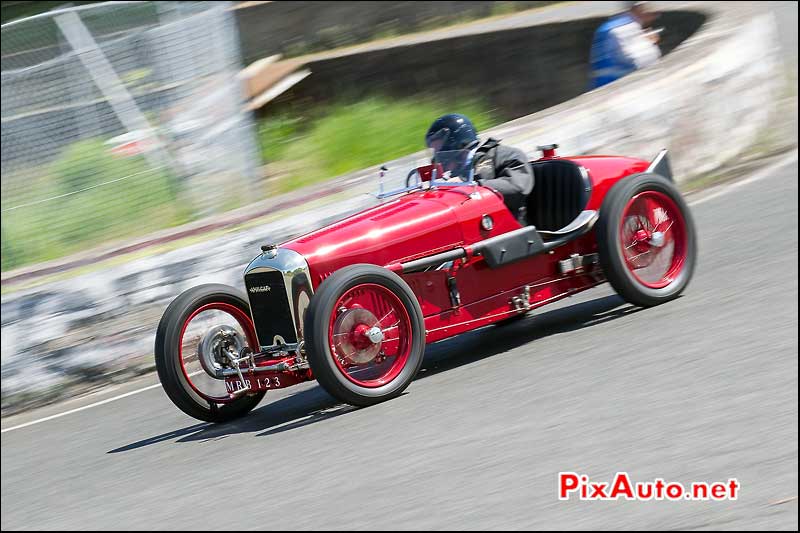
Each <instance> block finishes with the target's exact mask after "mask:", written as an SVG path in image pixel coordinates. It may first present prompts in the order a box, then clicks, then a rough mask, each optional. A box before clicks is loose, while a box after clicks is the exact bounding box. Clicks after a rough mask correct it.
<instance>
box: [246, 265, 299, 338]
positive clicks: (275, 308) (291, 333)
mask: <svg viewBox="0 0 800 533" xmlns="http://www.w3.org/2000/svg"><path fill="white" fill-rule="evenodd" d="M244 284H245V286H246V287H247V296H248V297H249V299H250V309H251V312H252V313H253V321H254V322H255V326H256V334H257V335H258V342H259V344H260V345H261V346H270V345H272V344H274V340H275V336H276V335H280V336H281V337H282V338H283V340H284V341H286V342H287V343H294V342H297V332H296V330H295V327H294V320H293V319H292V309H291V307H290V306H291V305H292V304H291V303H290V302H289V298H288V297H287V295H286V285H285V283H284V278H283V273H281V272H278V271H273V272H251V273H249V274H247V275H246V276H245V277H244Z"/></svg>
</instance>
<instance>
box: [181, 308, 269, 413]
mask: <svg viewBox="0 0 800 533" xmlns="http://www.w3.org/2000/svg"><path fill="white" fill-rule="evenodd" d="M179 339H180V340H179V341H178V357H179V358H180V363H181V370H182V372H183V377H184V379H186V382H187V384H188V385H189V386H190V387H191V388H192V390H194V392H196V393H197V394H198V395H199V396H200V397H201V398H203V399H205V400H206V401H209V402H214V403H230V402H232V401H233V399H232V398H231V397H230V395H229V394H228V392H227V390H226V389H225V382H224V380H221V379H219V378H218V377H216V376H214V375H213V373H214V371H215V370H222V368H223V367H224V365H225V361H224V359H223V358H222V357H221V356H222V353H223V351H224V350H226V349H229V350H231V351H233V352H235V353H236V354H238V353H239V352H240V351H241V349H242V348H244V347H245V346H247V347H249V348H250V349H251V350H255V351H258V349H257V346H258V341H257V340H256V332H255V327H254V326H253V321H252V319H251V318H250V316H249V315H248V314H247V313H245V312H244V311H243V310H242V309H240V308H238V307H236V306H235V305H231V304H229V303H223V302H211V303H208V304H205V305H203V306H201V307H199V308H197V309H195V310H194V311H192V313H191V314H190V315H189V316H188V317H186V319H185V320H184V322H183V327H182V328H181V333H180V337H179Z"/></svg>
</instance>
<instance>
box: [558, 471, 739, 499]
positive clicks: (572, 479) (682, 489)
mask: <svg viewBox="0 0 800 533" xmlns="http://www.w3.org/2000/svg"><path fill="white" fill-rule="evenodd" d="M740 489H741V485H739V481H738V480H737V479H736V478H730V479H728V480H727V481H716V482H707V481H701V482H696V483H692V484H690V485H688V486H684V484H683V483H680V482H677V481H672V482H668V481H664V480H663V479H661V478H656V479H654V480H652V481H637V482H633V481H631V478H630V476H629V475H628V473H627V472H617V474H616V475H615V476H614V479H613V480H612V481H611V482H602V481H593V480H591V479H590V478H589V476H587V475H584V474H576V473H575V472H559V473H558V499H559V500H569V499H572V498H574V499H579V500H600V501H606V500H620V499H622V500H643V501H647V500H671V501H680V500H683V501H722V500H735V499H737V498H738V497H739V491H740Z"/></svg>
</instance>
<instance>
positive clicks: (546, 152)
mask: <svg viewBox="0 0 800 533" xmlns="http://www.w3.org/2000/svg"><path fill="white" fill-rule="evenodd" d="M536 148H537V149H538V150H540V151H541V152H542V155H543V157H556V148H558V145H557V144H555V143H553V144H543V145H541V146H537V147H536Z"/></svg>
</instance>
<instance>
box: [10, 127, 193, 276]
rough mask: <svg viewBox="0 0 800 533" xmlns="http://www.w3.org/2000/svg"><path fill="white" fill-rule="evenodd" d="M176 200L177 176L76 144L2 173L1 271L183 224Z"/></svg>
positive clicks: (89, 143) (87, 143)
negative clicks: (41, 161)
mask: <svg viewBox="0 0 800 533" xmlns="http://www.w3.org/2000/svg"><path fill="white" fill-rule="evenodd" d="M115 180H116V181H115ZM109 182H110V183H109ZM176 198H177V184H176V183H175V181H174V178H173V177H172V176H171V175H170V174H169V173H167V172H165V171H163V170H158V169H151V168H150V166H149V165H148V163H147V162H146V161H144V159H143V158H142V157H128V158H119V157H115V156H113V155H111V154H110V152H109V149H108V147H107V146H104V145H103V142H102V140H99V139H88V140H84V141H79V142H77V143H74V144H72V145H70V146H68V147H66V148H65V149H64V150H63V151H62V152H61V154H60V156H59V157H58V158H57V159H56V160H55V161H53V162H51V163H48V164H44V165H39V166H35V167H28V168H24V169H20V170H18V171H16V172H7V173H4V175H3V195H2V208H3V210H4V211H3V215H2V270H3V271H6V270H11V269H14V268H17V267H19V266H23V265H26V264H31V263H37V262H41V261H48V260H51V259H56V258H58V257H62V256H64V255H69V254H70V253H74V252H78V251H81V250H85V249H87V248H90V247H92V246H96V245H98V244H102V243H104V242H107V241H110V240H114V239H119V238H127V237H131V236H138V235H142V234H145V233H148V232H151V231H156V230H159V229H162V228H165V227H169V226H173V225H177V224H181V223H183V222H186V221H187V220H188V213H186V211H185V210H184V209H180V208H179V206H178V205H177V202H176ZM41 200H47V201H44V202H41Z"/></svg>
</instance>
